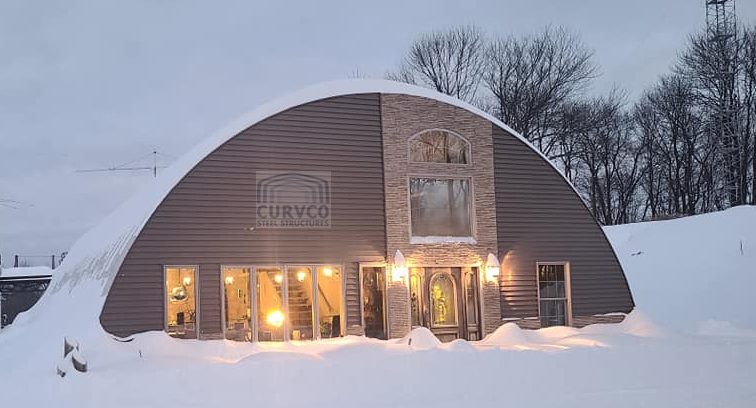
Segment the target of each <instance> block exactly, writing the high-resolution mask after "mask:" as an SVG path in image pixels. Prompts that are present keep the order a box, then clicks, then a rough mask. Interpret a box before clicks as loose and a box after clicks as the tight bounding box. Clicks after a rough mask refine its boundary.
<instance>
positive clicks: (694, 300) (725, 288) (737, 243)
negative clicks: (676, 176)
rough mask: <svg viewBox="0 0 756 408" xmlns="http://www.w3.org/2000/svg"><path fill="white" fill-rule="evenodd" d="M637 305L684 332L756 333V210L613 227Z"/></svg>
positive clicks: (745, 208) (611, 231) (610, 233)
mask: <svg viewBox="0 0 756 408" xmlns="http://www.w3.org/2000/svg"><path fill="white" fill-rule="evenodd" d="M605 231H606V233H607V235H608V237H609V240H610V241H611V243H612V245H613V246H614V249H615V251H616V252H617V255H618V257H619V258H620V261H621V262H622V266H623V267H624V269H625V274H626V275H627V280H628V282H629V283H630V289H631V290H632V293H633V297H634V298H635V304H636V305H637V307H638V308H639V309H640V310H642V311H644V312H645V313H647V314H648V315H649V317H650V318H651V319H652V320H654V321H655V322H657V323H659V324H660V325H662V326H666V327H671V328H675V329H678V330H683V331H696V330H698V329H699V328H700V329H703V328H704V327H703V326H704V325H705V326H706V327H708V328H711V327H714V325H715V323H713V322H727V325H728V327H731V326H735V327H741V328H745V329H748V328H750V329H756V296H754V288H756V207H753V206H741V207H736V208H731V209H729V210H726V211H721V212H717V213H711V214H704V215H698V216H694V217H686V218H680V219H675V220H668V221H654V222H643V223H637V224H628V225H619V226H613V227H606V228H605Z"/></svg>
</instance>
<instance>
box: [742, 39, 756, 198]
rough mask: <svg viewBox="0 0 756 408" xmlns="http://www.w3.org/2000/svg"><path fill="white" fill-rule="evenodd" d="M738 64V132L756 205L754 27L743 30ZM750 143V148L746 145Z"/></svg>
mask: <svg viewBox="0 0 756 408" xmlns="http://www.w3.org/2000/svg"><path fill="white" fill-rule="evenodd" d="M741 38H742V41H743V43H742V52H741V54H740V64H741V72H742V73H743V77H742V81H743V82H742V88H741V98H742V100H741V115H740V119H741V120H740V124H741V126H740V128H739V129H740V131H741V132H742V133H743V139H744V144H745V146H744V147H745V149H746V150H750V158H749V159H750V163H751V169H750V171H751V174H750V178H751V204H753V205H756V26H752V27H749V28H746V29H745V30H743V35H742V37H741ZM749 143H750V145H751V146H750V148H749V147H748V144H749Z"/></svg>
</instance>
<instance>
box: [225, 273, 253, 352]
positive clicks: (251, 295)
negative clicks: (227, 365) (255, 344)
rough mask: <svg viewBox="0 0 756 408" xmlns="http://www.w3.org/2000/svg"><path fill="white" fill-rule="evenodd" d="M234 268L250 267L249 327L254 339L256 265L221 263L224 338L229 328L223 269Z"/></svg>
mask: <svg viewBox="0 0 756 408" xmlns="http://www.w3.org/2000/svg"><path fill="white" fill-rule="evenodd" d="M234 268H239V269H249V288H247V289H248V290H249V328H250V331H251V335H252V341H254V340H255V337H254V335H255V328H254V325H255V320H254V318H255V316H256V315H255V314H254V312H255V304H254V303H255V301H256V297H255V293H254V292H255V289H257V287H256V285H255V283H256V280H255V279H256V278H257V275H256V274H255V267H254V266H252V265H221V267H220V285H221V286H220V292H221V293H220V294H221V298H220V299H221V318H220V320H221V326H222V327H223V339H224V340H226V330H227V327H226V277H225V276H224V274H223V271H224V270H225V269H234Z"/></svg>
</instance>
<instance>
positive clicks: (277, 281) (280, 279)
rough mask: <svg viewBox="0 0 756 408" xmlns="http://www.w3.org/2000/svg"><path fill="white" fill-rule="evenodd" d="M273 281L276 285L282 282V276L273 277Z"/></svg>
mask: <svg viewBox="0 0 756 408" xmlns="http://www.w3.org/2000/svg"><path fill="white" fill-rule="evenodd" d="M273 280H274V281H276V283H281V282H283V275H281V274H280V273H277V274H276V276H274V277H273Z"/></svg>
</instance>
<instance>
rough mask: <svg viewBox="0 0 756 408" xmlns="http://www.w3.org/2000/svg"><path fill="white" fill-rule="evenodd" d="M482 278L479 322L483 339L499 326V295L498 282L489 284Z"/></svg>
mask: <svg viewBox="0 0 756 408" xmlns="http://www.w3.org/2000/svg"><path fill="white" fill-rule="evenodd" d="M483 275H485V274H483ZM482 278H483V279H482V280H481V281H482V282H483V284H482V285H481V290H480V299H481V309H482V310H483V316H482V319H481V322H482V326H483V327H482V330H483V337H485V336H487V335H488V334H490V333H493V332H494V331H495V330H496V329H497V328H499V326H501V294H500V293H499V282H490V281H488V280H486V279H485V276H483V277H482Z"/></svg>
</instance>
